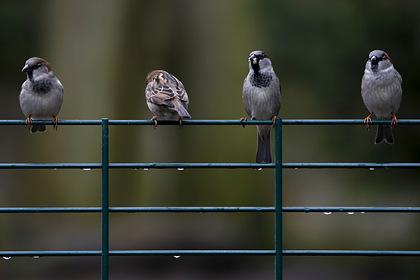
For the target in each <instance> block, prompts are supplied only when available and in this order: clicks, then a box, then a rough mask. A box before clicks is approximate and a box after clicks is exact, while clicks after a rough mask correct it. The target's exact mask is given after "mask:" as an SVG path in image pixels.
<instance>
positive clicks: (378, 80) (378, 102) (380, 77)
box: [362, 50, 402, 144]
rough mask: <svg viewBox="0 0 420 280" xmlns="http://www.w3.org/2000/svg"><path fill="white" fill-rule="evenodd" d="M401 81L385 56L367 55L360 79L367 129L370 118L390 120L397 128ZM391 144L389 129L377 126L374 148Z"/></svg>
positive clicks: (385, 54) (388, 126)
mask: <svg viewBox="0 0 420 280" xmlns="http://www.w3.org/2000/svg"><path fill="white" fill-rule="evenodd" d="M401 82H402V78H401V75H400V74H399V73H398V71H397V70H396V69H395V68H394V66H393V65H392V63H391V60H390V58H389V56H388V54H387V53H386V52H384V51H381V50H374V51H372V52H370V54H369V59H368V61H367V62H366V66H365V72H364V74H363V78H362V99H363V103H364V104H365V106H366V108H367V109H368V110H369V112H370V114H369V115H368V116H367V117H366V118H365V119H364V120H365V123H366V124H367V125H368V126H369V125H370V123H371V121H372V116H375V117H376V118H377V119H379V120H391V122H392V125H396V124H397V116H396V114H397V112H398V109H399V107H400V103H401V96H402V88H401ZM382 142H385V143H387V144H393V143H394V136H393V134H392V126H390V125H378V128H377V131H376V137H375V144H379V143H382Z"/></svg>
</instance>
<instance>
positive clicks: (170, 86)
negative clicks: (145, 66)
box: [145, 70, 191, 124]
mask: <svg viewBox="0 0 420 280" xmlns="http://www.w3.org/2000/svg"><path fill="white" fill-rule="evenodd" d="M145 97H146V103H147V106H148V107H149V110H150V112H152V114H153V118H152V120H154V121H155V124H157V122H156V120H177V121H180V123H182V120H183V119H190V118H191V115H190V113H188V104H189V101H188V94H187V91H186V90H185V88H184V85H183V84H182V83H181V81H180V80H178V79H177V78H176V77H175V76H173V75H171V74H169V73H168V72H166V71H163V70H154V71H152V72H150V73H149V74H148V75H147V77H146V89H145Z"/></svg>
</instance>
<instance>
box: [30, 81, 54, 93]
mask: <svg viewBox="0 0 420 280" xmlns="http://www.w3.org/2000/svg"><path fill="white" fill-rule="evenodd" d="M51 87H52V82H51V81H50V80H49V79H42V80H39V81H36V82H35V81H34V82H32V89H33V90H34V91H35V92H38V93H47V92H49V91H50V90H51Z"/></svg>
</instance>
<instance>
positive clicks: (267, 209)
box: [0, 206, 420, 213]
mask: <svg viewBox="0 0 420 280" xmlns="http://www.w3.org/2000/svg"><path fill="white" fill-rule="evenodd" d="M274 211H275V209H274V207H272V206H257V207H251V206H242V207H218V206H217V207H211V206H209V207H110V208H109V212H112V213H167V212H169V213H180V212H181V213H253V212H264V213H266V212H274ZM100 212H101V208H100V207H0V213H100ZM283 212H288V213H420V207H340V206H337V207H323V206H320V207H304V206H292V207H283Z"/></svg>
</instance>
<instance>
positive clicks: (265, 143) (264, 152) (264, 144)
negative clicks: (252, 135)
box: [256, 125, 272, 163]
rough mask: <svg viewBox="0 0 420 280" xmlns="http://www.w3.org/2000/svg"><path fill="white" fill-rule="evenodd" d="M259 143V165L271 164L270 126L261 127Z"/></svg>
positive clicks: (258, 127)
mask: <svg viewBox="0 0 420 280" xmlns="http://www.w3.org/2000/svg"><path fill="white" fill-rule="evenodd" d="M257 129H258V137H257V138H258V141H257V156H256V162H257V163H271V161H272V160H271V147H270V129H271V127H270V126H266V125H264V126H263V125H259V126H257Z"/></svg>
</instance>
